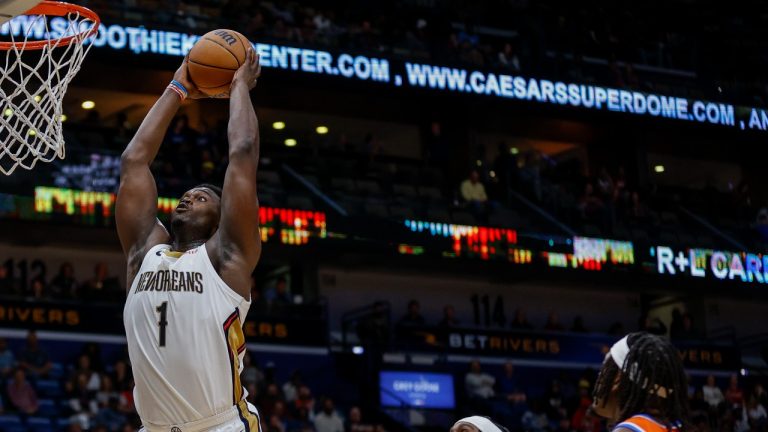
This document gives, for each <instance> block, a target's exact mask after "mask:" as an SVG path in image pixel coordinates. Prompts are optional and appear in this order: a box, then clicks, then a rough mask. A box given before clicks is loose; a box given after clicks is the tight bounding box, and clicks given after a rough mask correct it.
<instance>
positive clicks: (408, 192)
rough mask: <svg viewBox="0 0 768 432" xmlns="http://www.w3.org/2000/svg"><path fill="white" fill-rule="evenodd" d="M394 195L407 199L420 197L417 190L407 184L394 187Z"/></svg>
mask: <svg viewBox="0 0 768 432" xmlns="http://www.w3.org/2000/svg"><path fill="white" fill-rule="evenodd" d="M392 193H393V194H395V195H396V196H402V197H406V198H415V197H417V196H419V194H418V192H416V188H415V187H413V186H411V185H407V184H394V185H392Z"/></svg>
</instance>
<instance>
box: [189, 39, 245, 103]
mask: <svg viewBox="0 0 768 432" xmlns="http://www.w3.org/2000/svg"><path fill="white" fill-rule="evenodd" d="M249 46H250V42H249V41H248V39H247V38H246V37H245V36H243V35H242V34H240V33H238V32H236V31H234V30H228V29H218V30H213V31H211V32H208V33H206V34H205V35H203V37H202V38H200V40H199V41H197V43H195V45H194V46H193V47H192V50H190V52H189V65H188V71H189V78H190V79H191V80H192V82H193V83H195V85H196V86H197V88H198V89H199V90H200V91H201V92H203V93H205V94H207V95H208V96H212V97H216V96H223V95H226V94H228V93H229V86H230V84H231V83H232V77H233V76H234V75H235V71H237V69H238V68H239V67H240V65H242V64H243V62H245V53H246V50H247V49H248V47H249Z"/></svg>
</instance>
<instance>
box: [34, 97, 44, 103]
mask: <svg viewBox="0 0 768 432" xmlns="http://www.w3.org/2000/svg"><path fill="white" fill-rule="evenodd" d="M41 100H43V97H42V96H40V95H35V102H40V101H41Z"/></svg>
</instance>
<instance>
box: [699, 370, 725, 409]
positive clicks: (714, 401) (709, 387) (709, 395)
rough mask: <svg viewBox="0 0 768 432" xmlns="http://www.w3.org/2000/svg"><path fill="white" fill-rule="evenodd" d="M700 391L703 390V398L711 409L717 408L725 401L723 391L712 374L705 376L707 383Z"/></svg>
mask: <svg viewBox="0 0 768 432" xmlns="http://www.w3.org/2000/svg"><path fill="white" fill-rule="evenodd" d="M702 391H703V392H704V400H705V401H707V403H708V404H709V406H710V407H712V408H713V409H718V408H719V407H720V405H721V404H722V403H724V402H725V396H723V391H722V390H720V387H718V386H717V383H716V382H715V376H714V375H709V376H708V377H707V383H706V384H705V385H704V387H702Z"/></svg>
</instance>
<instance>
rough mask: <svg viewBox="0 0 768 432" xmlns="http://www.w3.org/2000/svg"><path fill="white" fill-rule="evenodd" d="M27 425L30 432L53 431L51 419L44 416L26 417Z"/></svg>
mask: <svg viewBox="0 0 768 432" xmlns="http://www.w3.org/2000/svg"><path fill="white" fill-rule="evenodd" d="M27 427H29V431H30V432H55V430H56V428H54V427H53V422H51V419H48V418H44V417H30V418H28V419H27Z"/></svg>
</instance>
